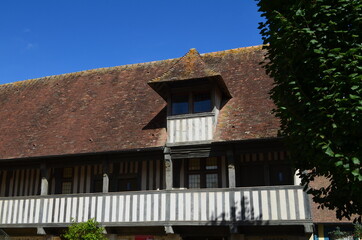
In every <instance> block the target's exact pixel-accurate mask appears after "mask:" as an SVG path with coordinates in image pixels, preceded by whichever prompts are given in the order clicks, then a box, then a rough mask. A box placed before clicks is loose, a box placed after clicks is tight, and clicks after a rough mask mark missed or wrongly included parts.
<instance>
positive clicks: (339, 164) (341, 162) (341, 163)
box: [334, 160, 343, 167]
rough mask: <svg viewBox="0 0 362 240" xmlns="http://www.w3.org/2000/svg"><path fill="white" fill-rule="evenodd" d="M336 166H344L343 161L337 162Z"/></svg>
mask: <svg viewBox="0 0 362 240" xmlns="http://www.w3.org/2000/svg"><path fill="white" fill-rule="evenodd" d="M334 165H335V166H336V167H339V166H342V165H343V161H342V160H340V161H338V162H336V163H335V164H334Z"/></svg>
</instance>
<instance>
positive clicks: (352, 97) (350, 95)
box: [349, 94, 361, 100]
mask: <svg viewBox="0 0 362 240" xmlns="http://www.w3.org/2000/svg"><path fill="white" fill-rule="evenodd" d="M349 97H350V98H351V99H353V100H355V99H359V98H361V97H360V96H357V95H353V94H349Z"/></svg>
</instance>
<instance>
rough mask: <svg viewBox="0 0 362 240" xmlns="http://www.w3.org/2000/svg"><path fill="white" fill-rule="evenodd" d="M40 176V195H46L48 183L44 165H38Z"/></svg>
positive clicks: (46, 170)
mask: <svg viewBox="0 0 362 240" xmlns="http://www.w3.org/2000/svg"><path fill="white" fill-rule="evenodd" d="M40 174H41V185H40V195H48V191H49V190H48V189H49V183H48V178H49V176H48V169H47V167H46V165H45V163H42V164H41V165H40Z"/></svg>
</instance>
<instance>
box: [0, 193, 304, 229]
mask: <svg viewBox="0 0 362 240" xmlns="http://www.w3.org/2000/svg"><path fill="white" fill-rule="evenodd" d="M89 218H95V219H96V220H97V221H99V222H101V223H102V225H103V226H109V227H111V226H140V225H143V224H147V225H148V226H162V225H230V224H238V225H239V224H265V225H268V224H270V225H274V224H278V225H280V224H286V225H288V224H290V225H299V224H305V223H310V222H311V213H310V208H309V200H308V198H307V196H306V194H305V193H304V192H303V191H302V188H301V187H299V186H277V187H275V186H273V187H250V188H234V189H228V188H221V189H198V190H190V189H184V190H169V191H167V190H161V191H138V192H115V193H93V194H72V195H48V196H32V197H11V198H0V228H7V227H10V228H16V227H63V226H67V225H68V224H69V223H70V222H71V221H72V219H75V220H76V221H78V222H82V221H86V220H87V219H89Z"/></svg>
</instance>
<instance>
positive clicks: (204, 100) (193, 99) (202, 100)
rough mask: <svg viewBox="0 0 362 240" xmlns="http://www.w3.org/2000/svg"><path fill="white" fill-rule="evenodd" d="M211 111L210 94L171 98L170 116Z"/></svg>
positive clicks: (175, 95)
mask: <svg viewBox="0 0 362 240" xmlns="http://www.w3.org/2000/svg"><path fill="white" fill-rule="evenodd" d="M211 111H212V101H211V96H210V92H191V93H189V94H174V95H172V97H171V115H181V114H189V113H202V112H211Z"/></svg>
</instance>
